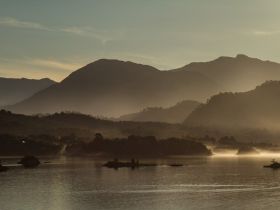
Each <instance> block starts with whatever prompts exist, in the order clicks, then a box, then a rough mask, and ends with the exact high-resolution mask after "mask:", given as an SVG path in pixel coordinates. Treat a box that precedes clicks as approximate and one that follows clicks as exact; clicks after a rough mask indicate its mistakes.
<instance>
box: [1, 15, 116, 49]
mask: <svg viewBox="0 0 280 210" xmlns="http://www.w3.org/2000/svg"><path fill="white" fill-rule="evenodd" d="M0 26H2V27H10V28H23V29H33V30H43V31H53V32H63V33H69V34H73V35H77V36H87V37H91V38H94V39H96V40H99V41H100V42H101V43H102V44H106V43H107V42H108V41H111V40H113V39H112V38H110V37H107V36H105V35H104V34H102V33H101V32H98V31H97V30H96V29H94V28H92V27H78V26H69V27H59V28H55V27H50V26H46V25H43V24H40V23H37V22H28V21H21V20H18V19H15V18H11V17H5V18H0Z"/></svg>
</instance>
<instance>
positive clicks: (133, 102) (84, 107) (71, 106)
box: [6, 55, 280, 117]
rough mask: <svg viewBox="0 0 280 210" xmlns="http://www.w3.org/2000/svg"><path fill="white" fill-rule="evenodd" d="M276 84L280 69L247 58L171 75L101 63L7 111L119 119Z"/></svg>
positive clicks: (201, 65)
mask: <svg viewBox="0 0 280 210" xmlns="http://www.w3.org/2000/svg"><path fill="white" fill-rule="evenodd" d="M271 79H279V80H280V64H277V63H273V62H269V61H261V60H259V59H255V58H249V57H247V56H245V55H238V56H236V57H220V58H218V59H216V60H214V61H210V62H203V63H191V64H189V65H187V66H185V67H182V68H179V69H175V70H170V71H159V70H158V69H156V68H153V67H151V66H147V65H141V64H136V63H132V62H124V61H118V60H108V59H101V60H98V61H95V62H93V63H90V64H88V65H87V66H85V67H82V68H81V69H79V70H77V71H75V72H73V73H72V74H70V75H69V76H68V77H67V78H65V79H64V80H63V81H62V82H61V83H58V84H56V85H53V86H51V87H49V88H47V89H45V90H43V91H40V92H39V93H37V94H35V95H34V96H32V97H31V98H29V99H27V100H24V101H23V102H20V103H18V104H16V105H14V106H9V107H6V109H9V110H12V111H14V112H18V113H25V114H33V113H53V112H57V111H67V110H69V111H78V112H82V113H88V114H92V115H98V116H100V115H102V116H106V117H118V116H120V115H124V114H128V113H134V112H137V111H138V110H141V109H144V108H146V107H154V106H156V107H158V106H161V107H168V106H171V105H172V104H175V103H176V102H178V101H182V100H186V99H187V100H195V101H206V99H207V98H209V97H210V96H212V95H214V94H217V93H219V92H225V91H245V90H248V89H252V88H254V87H255V86H256V85H259V84H261V83H262V82H265V81H266V80H271Z"/></svg>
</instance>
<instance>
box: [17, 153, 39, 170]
mask: <svg viewBox="0 0 280 210" xmlns="http://www.w3.org/2000/svg"><path fill="white" fill-rule="evenodd" d="M18 164H21V165H23V166H24V167H25V168H36V167H38V166H39V165H40V161H39V160H38V158H36V157H35V156H25V157H23V158H22V159H21V160H20V161H19V162H18Z"/></svg>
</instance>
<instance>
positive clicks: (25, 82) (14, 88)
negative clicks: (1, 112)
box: [0, 77, 55, 106]
mask: <svg viewBox="0 0 280 210" xmlns="http://www.w3.org/2000/svg"><path fill="white" fill-rule="evenodd" d="M54 83H55V82H54V81H52V80H50V79H40V80H35V79H25V78H22V79H14V78H3V77H0V106H5V105H11V104H15V103H18V102H20V101H22V100H24V99H27V98H29V97H30V96H32V95H33V94H34V93H36V92H38V91H40V90H43V89H45V88H47V87H49V86H51V85H53V84H54Z"/></svg>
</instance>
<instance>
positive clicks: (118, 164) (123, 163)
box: [103, 159, 157, 169]
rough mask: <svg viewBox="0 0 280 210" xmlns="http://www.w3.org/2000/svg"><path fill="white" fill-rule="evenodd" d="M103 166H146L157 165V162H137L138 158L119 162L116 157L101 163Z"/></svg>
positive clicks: (116, 167)
mask: <svg viewBox="0 0 280 210" xmlns="http://www.w3.org/2000/svg"><path fill="white" fill-rule="evenodd" d="M103 166H104V167H107V168H115V169H118V168H139V167H147V166H157V164H153V163H139V161H138V160H134V159H131V161H130V162H120V161H119V160H118V159H115V160H113V161H108V162H107V163H105V164H103Z"/></svg>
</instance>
